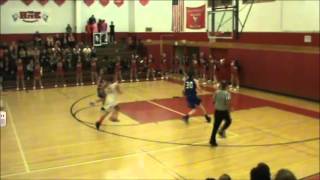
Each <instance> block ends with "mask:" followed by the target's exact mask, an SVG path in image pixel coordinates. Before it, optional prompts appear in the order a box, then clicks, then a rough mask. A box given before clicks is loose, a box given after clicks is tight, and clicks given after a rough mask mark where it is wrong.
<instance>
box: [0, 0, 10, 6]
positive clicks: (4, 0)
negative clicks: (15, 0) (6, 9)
mask: <svg viewBox="0 0 320 180" xmlns="http://www.w3.org/2000/svg"><path fill="white" fill-rule="evenodd" d="M7 1H8V0H0V6H1V5H3V4H4V3H6V2H7Z"/></svg>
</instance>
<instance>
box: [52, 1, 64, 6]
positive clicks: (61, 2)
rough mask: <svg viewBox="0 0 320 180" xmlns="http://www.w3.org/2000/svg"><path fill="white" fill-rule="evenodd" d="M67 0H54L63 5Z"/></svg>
mask: <svg viewBox="0 0 320 180" xmlns="http://www.w3.org/2000/svg"><path fill="white" fill-rule="evenodd" d="M65 1H66V0H54V2H56V4H57V5H58V6H61V5H62V4H63V3H64V2H65Z"/></svg>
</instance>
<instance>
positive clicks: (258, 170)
mask: <svg viewBox="0 0 320 180" xmlns="http://www.w3.org/2000/svg"><path fill="white" fill-rule="evenodd" d="M250 180H271V174H270V168H269V166H268V165H267V164H265V163H259V164H258V165H257V167H254V168H252V169H251V172H250Z"/></svg>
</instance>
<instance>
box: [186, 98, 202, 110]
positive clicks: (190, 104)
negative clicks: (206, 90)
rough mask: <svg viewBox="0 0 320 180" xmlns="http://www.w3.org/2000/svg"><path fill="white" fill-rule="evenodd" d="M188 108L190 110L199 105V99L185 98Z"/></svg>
mask: <svg viewBox="0 0 320 180" xmlns="http://www.w3.org/2000/svg"><path fill="white" fill-rule="evenodd" d="M187 102H188V107H189V108H191V109H194V108H196V107H197V106H199V105H200V103H201V99H200V98H199V97H198V96H187Z"/></svg>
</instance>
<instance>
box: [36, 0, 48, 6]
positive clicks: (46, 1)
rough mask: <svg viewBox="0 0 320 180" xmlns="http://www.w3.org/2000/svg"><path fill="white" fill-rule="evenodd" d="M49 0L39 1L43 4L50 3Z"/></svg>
mask: <svg viewBox="0 0 320 180" xmlns="http://www.w3.org/2000/svg"><path fill="white" fill-rule="evenodd" d="M48 1H49V0H38V2H39V3H40V4H41V5H42V6H44V5H46V4H47V3H48Z"/></svg>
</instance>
